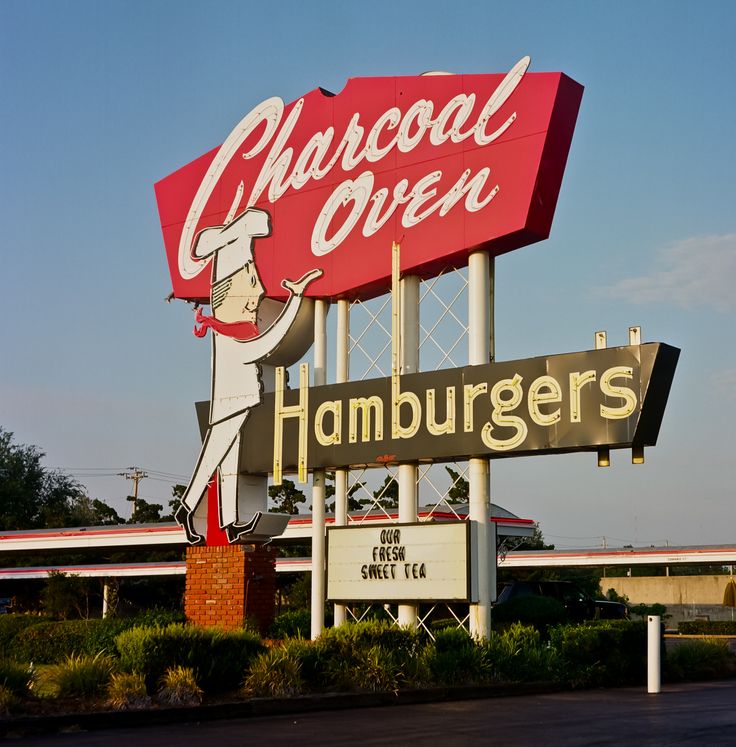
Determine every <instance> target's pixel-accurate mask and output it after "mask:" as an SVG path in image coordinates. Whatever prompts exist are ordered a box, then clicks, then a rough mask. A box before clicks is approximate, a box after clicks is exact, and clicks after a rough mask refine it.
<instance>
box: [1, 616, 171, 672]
mask: <svg viewBox="0 0 736 747" xmlns="http://www.w3.org/2000/svg"><path fill="white" fill-rule="evenodd" d="M182 619H183V615H182V613H180V612H171V611H168V610H151V611H150V612H146V613H144V614H142V615H137V616H135V617H125V618H117V617H113V618H107V619H104V620H99V619H93V620H57V621H51V620H50V619H49V618H47V617H46V618H44V617H39V616H34V615H4V616H0V640H2V641H3V646H2V649H1V650H2V651H4V652H6V653H8V654H10V655H12V656H13V658H15V659H17V660H19V661H28V662H33V663H34V664H56V663H58V662H60V661H62V660H63V659H65V658H66V657H68V656H71V655H73V654H77V655H78V654H91V655H94V654H97V653H99V652H101V651H105V652H108V653H114V652H115V638H116V636H117V635H119V634H120V633H122V632H123V631H124V630H128V629H129V628H133V627H136V626H145V625H159V626H160V625H166V624H169V623H172V622H177V621H180V620H182Z"/></svg>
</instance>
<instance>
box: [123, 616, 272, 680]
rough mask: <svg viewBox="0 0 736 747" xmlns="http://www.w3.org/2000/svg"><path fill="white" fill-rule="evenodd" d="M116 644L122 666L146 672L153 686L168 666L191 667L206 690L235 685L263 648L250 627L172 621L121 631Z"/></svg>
mask: <svg viewBox="0 0 736 747" xmlns="http://www.w3.org/2000/svg"><path fill="white" fill-rule="evenodd" d="M115 645H116V647H117V650H118V652H119V654H120V662H121V666H122V668H123V669H124V670H126V671H131V672H138V673H140V674H142V675H144V676H145V678H146V684H147V686H148V687H149V689H151V690H153V688H154V687H155V686H156V684H157V683H158V681H159V680H160V678H161V676H162V675H163V674H164V672H165V671H166V670H167V669H168V668H170V667H176V666H182V667H190V668H191V669H193V670H194V673H195V676H196V678H197V681H198V682H199V684H200V686H201V687H202V688H204V690H205V692H219V691H223V690H231V689H234V688H236V687H237V686H238V685H239V684H240V683H241V682H242V679H243V675H244V674H245V672H246V670H247V669H248V666H249V664H250V662H251V661H252V660H253V659H254V658H255V657H256V656H257V655H258V654H259V653H260V652H261V651H263V648H264V647H263V644H262V643H261V640H260V638H259V637H258V636H257V635H256V634H255V633H251V632H250V631H246V630H234V631H229V632H225V631H222V630H219V629H217V628H199V627H196V626H194V625H184V624H181V623H173V624H171V625H167V626H166V627H163V628H160V627H145V628H144V627H141V628H131V629H130V630H126V631H123V632H122V633H121V634H120V635H119V636H118V637H117V638H116V639H115Z"/></svg>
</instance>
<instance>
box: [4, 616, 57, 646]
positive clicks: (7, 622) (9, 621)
mask: <svg viewBox="0 0 736 747" xmlns="http://www.w3.org/2000/svg"><path fill="white" fill-rule="evenodd" d="M50 621H51V618H50V617H48V616H46V615H43V616H42V615H15V614H14V615H0V651H10V650H11V646H10V644H11V641H12V640H13V638H15V636H16V635H18V633H20V631H21V630H25V629H26V628H30V627H31V626H33V625H38V624H39V623H43V622H50Z"/></svg>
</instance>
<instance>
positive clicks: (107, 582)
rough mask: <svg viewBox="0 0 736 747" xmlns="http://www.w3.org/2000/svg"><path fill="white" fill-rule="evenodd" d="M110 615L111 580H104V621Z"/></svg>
mask: <svg viewBox="0 0 736 747" xmlns="http://www.w3.org/2000/svg"><path fill="white" fill-rule="evenodd" d="M109 614H110V579H108V578H105V579H103V580H102V619H103V620H104V619H105V618H106V617H107V616H108V615H109Z"/></svg>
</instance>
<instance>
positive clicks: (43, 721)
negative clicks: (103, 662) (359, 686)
mask: <svg viewBox="0 0 736 747" xmlns="http://www.w3.org/2000/svg"><path fill="white" fill-rule="evenodd" d="M561 689H562V688H561V687H560V686H558V685H555V684H553V683H546V682H540V683H529V684H520V685H485V686H467V687H445V688H430V689H426V690H404V691H400V692H398V693H385V692H383V693H326V694H320V695H298V696H295V697H291V698H252V699H251V700H248V701H243V702H230V703H215V704H212V705H202V706H198V707H196V708H160V709H149V710H141V711H94V712H91V713H65V714H60V715H53V716H17V717H8V718H2V719H0V737H9V736H12V737H18V736H30V735H36V734H49V733H54V732H62V731H67V732H68V731H96V730H99V729H123V728H131V727H142V726H156V725H164V724H172V723H188V722H189V723H191V722H201V721H217V720H221V719H240V718H253V717H257V716H286V715H292V714H299V713H311V712H316V711H336V710H347V709H350V708H376V707H380V706H393V705H415V704H420V703H439V702H442V701H454V700H478V699H482V698H506V697H515V696H520V695H541V694H545V693H552V692H559V691H560V690H561Z"/></svg>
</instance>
